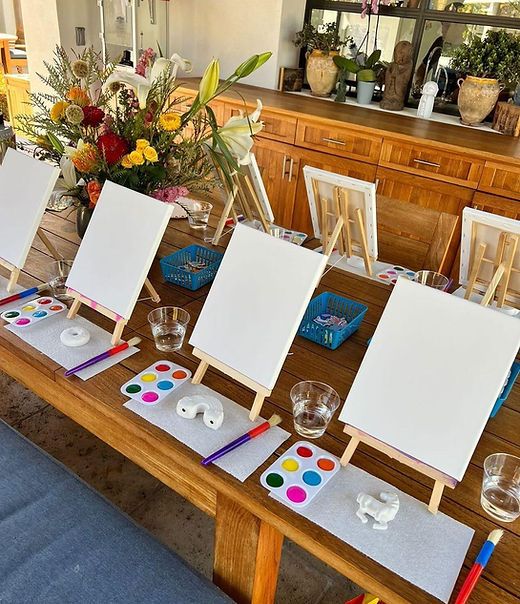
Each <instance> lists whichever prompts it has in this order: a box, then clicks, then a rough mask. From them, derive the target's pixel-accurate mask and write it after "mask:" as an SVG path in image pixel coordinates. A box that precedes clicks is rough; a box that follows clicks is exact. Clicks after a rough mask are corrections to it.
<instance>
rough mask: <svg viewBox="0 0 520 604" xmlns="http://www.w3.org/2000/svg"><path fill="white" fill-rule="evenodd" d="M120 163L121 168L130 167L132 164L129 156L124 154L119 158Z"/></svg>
mask: <svg viewBox="0 0 520 604" xmlns="http://www.w3.org/2000/svg"><path fill="white" fill-rule="evenodd" d="M121 165H122V166H123V168H131V167H132V166H133V165H134V164H133V163H132V162H131V160H130V156H128V155H125V156H123V159H122V160H121Z"/></svg>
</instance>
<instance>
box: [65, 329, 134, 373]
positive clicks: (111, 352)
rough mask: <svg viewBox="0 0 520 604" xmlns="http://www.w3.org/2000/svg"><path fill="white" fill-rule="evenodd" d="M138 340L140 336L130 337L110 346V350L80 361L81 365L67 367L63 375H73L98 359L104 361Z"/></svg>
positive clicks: (97, 361)
mask: <svg viewBox="0 0 520 604" xmlns="http://www.w3.org/2000/svg"><path fill="white" fill-rule="evenodd" d="M140 341H141V338H132V339H130V340H128V342H123V343H122V344H118V345H117V346H114V347H113V348H110V350H107V351H106V352H102V353H101V354H98V355H97V356H95V357H93V358H91V359H89V360H88V361H85V362H84V363H81V365H76V367H73V368H72V369H68V370H67V371H66V372H65V377H69V375H74V374H75V373H78V371H82V370H83V369H86V368H87V367H90V366H91V365H95V364H96V363H99V362H100V361H104V360H105V359H108V358H110V357H113V356H114V355H115V354H119V353H120V352H123V350H126V349H127V348H130V346H137V345H138V344H139V342H140Z"/></svg>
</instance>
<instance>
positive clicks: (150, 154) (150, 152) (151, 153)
mask: <svg viewBox="0 0 520 604" xmlns="http://www.w3.org/2000/svg"><path fill="white" fill-rule="evenodd" d="M143 154H144V156H145V158H146V159H147V160H148V161H149V162H152V164H153V163H155V162H156V161H157V160H158V159H159V156H158V155H157V151H156V150H155V149H154V148H153V147H146V149H145V150H144V151H143Z"/></svg>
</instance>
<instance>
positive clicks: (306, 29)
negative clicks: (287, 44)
mask: <svg viewBox="0 0 520 604" xmlns="http://www.w3.org/2000/svg"><path fill="white" fill-rule="evenodd" d="M350 42H352V37H351V36H347V37H346V38H345V39H344V40H342V39H341V38H340V35H339V32H338V28H337V26H336V24H335V23H326V24H325V25H323V26H322V28H321V31H320V29H318V28H316V27H314V25H311V23H305V25H304V26H303V29H302V30H301V31H299V32H298V33H297V34H296V37H295V39H294V44H295V46H298V47H299V48H306V49H307V50H309V51H312V50H321V51H323V52H333V51H336V52H337V51H340V50H341V49H342V48H344V47H345V46H347V45H348V44H350Z"/></svg>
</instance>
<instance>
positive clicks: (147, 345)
mask: <svg viewBox="0 0 520 604" xmlns="http://www.w3.org/2000/svg"><path fill="white" fill-rule="evenodd" d="M74 220H75V216H74V214H72V215H68V216H67V215H66V212H65V213H62V214H52V213H49V212H47V213H46V215H45V217H44V220H43V224H42V226H43V228H44V230H45V232H46V234H47V235H48V237H49V238H50V240H51V241H52V243H53V244H55V245H56V246H57V248H58V250H59V251H60V252H61V253H62V255H63V256H64V257H66V258H72V257H74V255H75V253H76V251H77V247H78V244H79V243H80V240H79V238H78V236H77V235H76V232H75V224H74ZM210 225H211V226H213V227H214V226H215V225H216V217H215V216H212V217H211V219H210ZM203 237H204V233H200V232H199V233H198V232H195V231H192V230H190V229H189V226H188V224H187V222H186V221H184V220H183V221H178V220H172V221H171V222H170V226H169V227H168V229H167V232H166V234H165V236H164V239H163V242H162V244H161V247H160V249H159V254H158V256H159V257H163V256H165V255H167V254H169V253H172V252H174V251H176V250H177V249H180V248H182V247H185V246H186V245H189V244H191V243H193V242H198V243H201V244H203V245H204V243H203V241H202V239H203ZM227 241H228V237H224V238H223V240H222V245H221V246H219V247H220V249H221V250H224V248H225V244H226V243H227ZM50 261H51V258H50V256H49V255H48V252H47V250H46V249H45V248H44V247H43V245H42V244H41V243H40V242H39V241H35V244H34V247H33V248H32V249H31V252H30V254H29V258H28V261H27V264H26V267H25V270H24V273H23V275H22V277H21V283H22V285H25V286H31V285H33V284H35V283H36V282H41V281H45V280H46V279H47V267H48V264H49V262H50ZM150 278H151V280H152V282H153V284H154V285H155V286H156V287H157V289H158V291H159V293H160V295H161V296H162V300H163V302H164V303H167V304H174V305H178V306H183V307H184V308H186V310H188V312H189V313H190V315H191V321H190V325H189V330H188V331H189V333H188V337H189V334H190V333H191V330H192V329H193V325H194V323H195V321H196V319H197V317H198V314H199V313H200V310H201V308H202V305H203V303H204V299H205V296H206V295H207V292H208V290H209V286H205V287H204V288H202V289H200V290H198V291H196V292H191V291H189V290H186V289H182V288H179V287H176V286H172V285H169V284H165V283H164V282H163V279H162V276H161V273H160V268H159V261H158V259H156V260H155V261H154V264H153V268H152V271H151V274H150ZM322 291H331V292H334V293H337V294H340V295H344V296H346V297H349V298H352V299H354V300H357V301H359V302H362V303H364V304H367V305H368V309H369V310H368V312H367V315H366V317H365V320H364V322H363V324H362V326H361V328H360V329H359V331H358V332H356V333H355V334H354V335H353V336H352V337H351V338H350V339H349V340H348V341H347V342H346V343H345V344H344V345H343V346H341V347H340V348H339V349H338V350H336V351H331V350H328V349H326V348H324V347H321V346H319V345H317V344H314V343H312V342H310V341H308V340H305V339H302V338H299V337H297V338H296V339H295V341H294V343H293V346H292V347H291V352H292V354H290V355H289V356H288V357H287V360H286V362H285V364H284V367H283V371H282V373H281V375H280V378H279V379H278V382H277V384H276V387H275V389H274V391H273V394H272V396H271V397H270V398H269V399H268V400H267V401H266V403H265V405H264V410H263V415H264V417H268V416H269V415H270V414H271V413H273V412H276V413H278V414H280V415H281V416H282V418H283V423H282V427H284V428H286V429H288V430H290V431H291V432H292V431H293V428H292V416H291V405H290V398H289V391H290V389H291V387H292V386H293V385H294V384H295V383H296V382H298V381H300V380H304V379H317V380H320V381H324V382H327V383H329V384H330V385H331V386H333V387H334V388H335V389H336V390H337V391H338V393H339V394H340V396H341V398H342V399H344V398H345V396H346V394H347V392H348V390H349V388H350V385H351V384H352V381H353V379H354V376H355V373H356V371H357V369H358V368H359V365H360V362H361V360H362V359H363V355H364V353H365V350H366V341H367V339H368V338H370V337H371V335H372V334H373V332H374V329H375V326H376V325H377V322H378V321H379V318H380V316H381V313H382V311H383V308H384V306H385V304H386V301H387V300H388V296H389V294H390V290H389V288H388V286H386V285H384V284H379V283H377V282H373V281H369V280H367V279H364V278H361V277H356V276H354V275H350V274H347V273H344V272H341V271H338V270H336V269H332V270H331V271H329V272H327V273H326V274H325V276H324V277H323V279H322V281H321V283H320V286H319V288H318V293H320V292H322ZM143 296H146V294H144V293H143ZM152 308H153V303H151V302H150V301H142V302H140V303H138V305H137V306H136V309H135V312H134V314H133V316H132V319H131V320H130V322H129V326H128V327H127V329H126V330H125V333H124V337H125V339H128V338H129V337H130V336H131V334H134V335H135V334H139V335H140V336H141V337H142V338H143V342H142V344H141V346H140V347H141V352H140V353H139V354H137V355H134V356H132V357H130V358H128V359H126V360H124V361H122V362H121V363H120V364H119V365H116V366H114V367H112V368H110V369H108V370H106V371H104V372H103V373H101V374H99V375H97V376H96V377H94V378H92V379H91V380H88V381H87V382H83V381H81V380H80V379H79V378H76V377H73V378H72V379H67V378H65V377H64V369H63V368H61V367H59V366H58V365H57V364H56V363H55V362H53V361H51V360H50V359H48V358H47V357H45V356H43V355H42V354H41V353H39V352H38V351H36V350H34V349H32V348H30V347H29V346H28V345H27V344H25V343H24V342H22V340H20V339H18V338H16V336H14V335H13V334H11V333H9V332H8V331H7V330H5V329H0V369H2V370H3V371H5V372H7V373H8V374H10V375H12V376H13V377H14V378H15V379H17V380H19V381H20V382H21V383H23V384H25V385H26V386H27V387H29V388H30V389H31V390H33V391H34V392H36V393H37V394H38V395H39V396H41V397H42V398H44V399H45V400H47V401H48V402H49V403H51V404H52V405H53V406H54V407H56V408H57V409H58V410H60V411H61V412H63V413H65V414H66V415H68V416H69V417H71V418H72V419H73V420H74V421H76V422H78V423H79V424H80V425H82V426H84V427H85V428H86V429H88V430H90V431H91V432H93V433H94V434H95V435H97V436H98V437H99V438H101V439H103V440H104V441H106V442H107V443H108V444H110V445H111V446H113V447H114V448H116V449H117V450H119V451H120V452H121V453H123V454H124V455H126V456H127V457H129V458H130V459H132V460H133V461H135V462H136V463H137V464H139V465H140V466H142V467H143V468H144V469H146V470H147V471H148V472H150V473H151V474H153V475H154V476H156V477H157V478H159V479H160V480H162V481H163V482H164V483H165V484H166V485H168V486H169V487H171V488H173V489H175V490H176V491H177V492H179V493H180V494H181V495H182V496H184V497H186V498H187V499H188V500H190V501H191V502H193V503H194V504H195V505H196V506H198V507H199V508H200V509H202V510H203V511H205V512H206V513H208V514H210V515H215V514H216V510H217V500H218V499H219V498H221V499H225V500H226V501H227V502H231V505H232V506H233V505H238V506H240V508H241V509H244V510H246V511H247V512H249V513H251V514H253V515H254V516H256V517H258V518H259V519H260V520H262V521H264V522H265V523H267V524H268V525H269V526H270V527H273V529H276V531H279V532H280V533H282V534H283V535H284V536H286V537H288V538H289V539H291V540H293V541H295V542H296V543H298V544H299V545H301V546H302V547H303V548H305V549H307V550H308V551H309V552H311V553H312V554H314V555H315V556H317V557H318V558H320V559H322V560H323V561H325V562H326V563H327V564H329V565H330V566H332V567H334V568H335V569H337V570H338V571H339V572H341V573H343V574H344V575H345V576H346V577H348V578H350V579H351V580H353V581H354V582H356V583H357V584H359V585H360V586H361V587H363V588H364V589H366V590H367V591H371V592H373V593H376V594H378V595H379V596H380V597H382V598H383V599H384V601H385V602H386V603H387V604H404V603H409V604H433V603H434V602H438V600H436V599H435V598H433V597H432V596H430V595H428V594H426V593H424V592H423V591H421V590H420V589H418V588H417V587H415V586H413V585H411V584H410V583H408V582H407V581H405V580H404V579H402V578H401V577H399V576H397V575H395V574H394V573H392V572H390V571H388V570H387V569H386V568H384V567H382V566H381V565H379V564H378V563H376V562H374V561H373V560H371V559H370V558H368V557H366V556H365V555H363V554H362V553H360V552H358V551H356V550H355V549H354V548H352V547H350V546H349V545H347V544H346V543H344V542H342V541H341V540H339V539H337V538H336V537H334V536H333V535H331V534H329V533H327V532H326V531H325V530H323V529H321V528H320V527H318V526H316V525H314V524H313V523H312V522H310V521H309V520H306V519H304V518H302V517H301V516H299V515H298V514H297V513H295V512H293V511H291V510H290V509H288V508H286V507H285V506H283V505H281V504H279V503H277V502H276V501H274V500H273V499H272V498H269V497H268V493H267V491H266V490H265V489H264V488H263V487H262V486H261V485H260V483H259V477H260V474H261V473H262V471H263V470H264V469H265V468H266V467H268V466H269V464H270V463H272V462H273V460H274V457H272V458H270V459H269V460H268V461H267V462H266V463H265V464H263V465H262V466H261V467H260V468H259V469H258V470H257V471H256V472H255V473H254V474H253V475H252V476H251V477H250V478H249V479H248V480H246V482H245V483H240V482H238V481H237V480H236V479H234V478H233V477H232V476H230V475H228V474H226V473H225V472H224V471H222V470H220V469H219V468H216V467H211V468H209V469H208V468H204V467H202V466H201V465H200V456H199V455H198V454H196V453H195V452H193V451H192V450H191V449H189V448H188V447H187V446H185V445H183V444H182V443H180V442H178V441H176V440H175V439H174V438H172V437H170V436H169V435H167V434H166V433H164V432H162V431H161V430H160V429H158V428H156V427H154V426H152V425H151V424H149V423H147V422H146V421H145V420H143V419H142V418H141V417H139V416H137V415H135V414H134V413H132V412H131V411H129V410H127V409H125V408H124V407H123V403H124V402H125V400H126V399H125V397H124V396H123V395H122V394H121V393H120V392H119V388H120V385H121V384H123V383H124V382H125V381H126V380H127V379H129V378H131V377H132V376H133V375H134V374H135V373H137V372H139V371H141V370H142V369H144V368H145V367H147V366H148V365H150V364H151V363H153V362H154V361H156V360H157V359H158V358H159V357H160V356H161V355H164V353H159V352H158V351H157V350H156V349H155V347H154V345H153V341H152V337H151V333H150V330H149V327H148V323H147V313H148V312H149V311H150V310H151V309H152ZM81 314H82V315H83V316H85V317H86V318H88V319H90V320H92V321H93V322H95V323H97V324H99V325H101V326H103V327H106V328H107V329H110V323H109V322H108V320H106V319H105V318H104V317H102V316H100V315H98V314H96V313H94V312H93V311H92V310H91V309H88V308H82V312H81ZM188 337H187V339H188ZM168 357H169V358H170V359H171V360H172V361H174V362H177V363H180V364H183V365H185V366H186V367H188V368H189V369H191V370H192V371H193V370H194V369H195V368H196V365H197V360H196V359H195V358H194V357H193V356H192V355H191V347H190V346H189V345H187V344H185V345H184V348H183V349H182V350H181V351H180V352H179V353H175V354H171V355H168ZM204 383H205V384H207V385H208V386H210V387H211V388H214V389H215V390H217V391H219V392H221V393H222V394H224V395H225V396H228V397H230V398H232V399H234V400H235V401H237V402H239V403H240V404H244V406H246V407H249V406H250V403H251V401H252V399H253V394H252V392H251V391H249V390H247V389H246V388H244V387H243V386H241V385H239V384H237V383H236V382H233V381H231V380H230V379H229V378H227V377H226V376H224V375H222V374H220V373H219V372H217V371H216V370H211V369H210V370H209V371H208V373H207V376H206V378H205V380H204ZM442 395H443V392H442V388H440V389H439V396H442ZM342 428H343V425H342V424H341V423H340V422H338V421H337V419H335V420H333V422H332V424H331V426H330V428H329V429H328V431H327V433H326V434H325V436H323V437H322V438H321V439H319V440H318V441H317V444H318V445H319V446H321V447H323V448H325V449H327V450H329V451H330V452H331V453H333V454H336V455H341V453H342V452H343V450H344V447H345V444H346V442H347V441H348V437H347V436H346V435H345V434H344V433H343V431H342ZM519 435H520V387H518V386H515V388H514V389H513V391H512V393H511V395H510V396H509V398H508V399H507V401H506V403H505V405H504V406H503V407H502V409H501V410H500V411H499V413H498V415H497V416H496V417H495V418H494V419H491V420H490V421H489V422H488V424H487V426H486V429H485V431H484V433H483V435H482V438H481V439H480V442H479V444H478V446H477V449H476V451H475V453H474V455H473V458H472V460H471V463H470V466H469V468H468V470H467V472H466V475H465V477H464V480H463V481H462V483H461V484H459V485H458V486H457V487H456V488H455V489H454V490H448V491H447V492H445V495H444V497H443V499H442V503H441V506H440V509H441V511H442V512H444V513H446V514H448V515H450V516H452V517H453V518H455V519H457V520H459V521H460V522H463V523H465V524H467V525H468V526H470V527H472V528H474V529H475V531H476V536H475V538H474V540H473V542H472V545H471V547H470V550H469V552H468V556H467V558H466V561H465V564H464V568H463V571H462V573H461V577H459V580H458V582H457V588H456V590H455V593H456V592H457V590H458V588H459V587H460V585H461V583H462V580H463V579H464V577H465V575H466V574H467V572H468V569H469V568H470V566H471V565H472V563H473V561H474V559H475V556H476V554H477V552H478V550H479V548H480V546H481V545H482V543H483V542H484V541H485V538H486V536H487V534H488V533H489V532H490V531H491V530H492V529H493V528H496V527H497V526H498V525H497V523H495V522H494V521H493V520H492V519H491V518H490V517H488V516H487V515H486V514H485V513H484V511H483V510H482V508H481V506H480V485H481V480H482V464H483V461H484V459H485V458H486V456H487V455H489V454H491V453H495V452H498V451H503V452H508V453H513V454H516V455H520V444H519ZM296 440H298V437H297V436H296V435H295V434H293V435H292V437H291V438H290V439H289V440H288V441H287V442H286V443H284V444H283V445H282V446H281V447H280V449H279V450H278V451H277V452H276V455H280V454H281V453H282V452H283V451H285V450H286V449H287V448H289V447H290V446H291V445H292V444H293V443H294V442H296ZM353 463H354V464H355V465H357V466H358V467H360V468H362V469H364V470H365V471H367V472H370V473H371V474H373V475H375V476H378V477H379V478H381V479H383V480H386V481H388V482H390V483H392V484H394V485H395V486H396V487H397V488H399V489H402V490H403V491H405V492H407V493H409V494H411V495H413V496H414V497H416V498H418V499H420V500H422V501H425V502H426V501H427V500H428V496H429V492H430V490H431V486H432V485H431V484H430V481H429V480H428V479H426V478H425V477H424V476H422V475H420V474H418V473H417V472H415V471H413V470H412V469H410V468H407V467H404V466H402V465H400V464H398V463H397V462H395V461H392V460H391V459H389V458H387V457H385V456H384V455H382V454H380V453H379V452H377V451H374V450H372V449H369V448H366V447H364V446H360V447H359V449H358V451H356V453H355V455H354V458H353ZM228 507H229V506H228ZM502 528H505V535H504V538H503V540H502V541H501V543H500V545H499V546H498V547H497V548H496V550H495V553H494V554H493V557H492V559H491V561H490V563H489V565H488V566H487V568H486V570H485V572H484V575H483V577H482V579H481V580H480V582H479V583H478V585H477V587H476V589H475V591H474V594H473V597H472V599H471V602H472V603H473V604H519V603H520V595H519V594H520V522H518V521H517V522H516V523H513V524H509V525H503V526H502ZM221 532H223V531H221ZM228 546H229V544H227V545H225V546H224V545H223V546H222V547H221V548H220V551H225V550H226V547H228Z"/></svg>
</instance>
